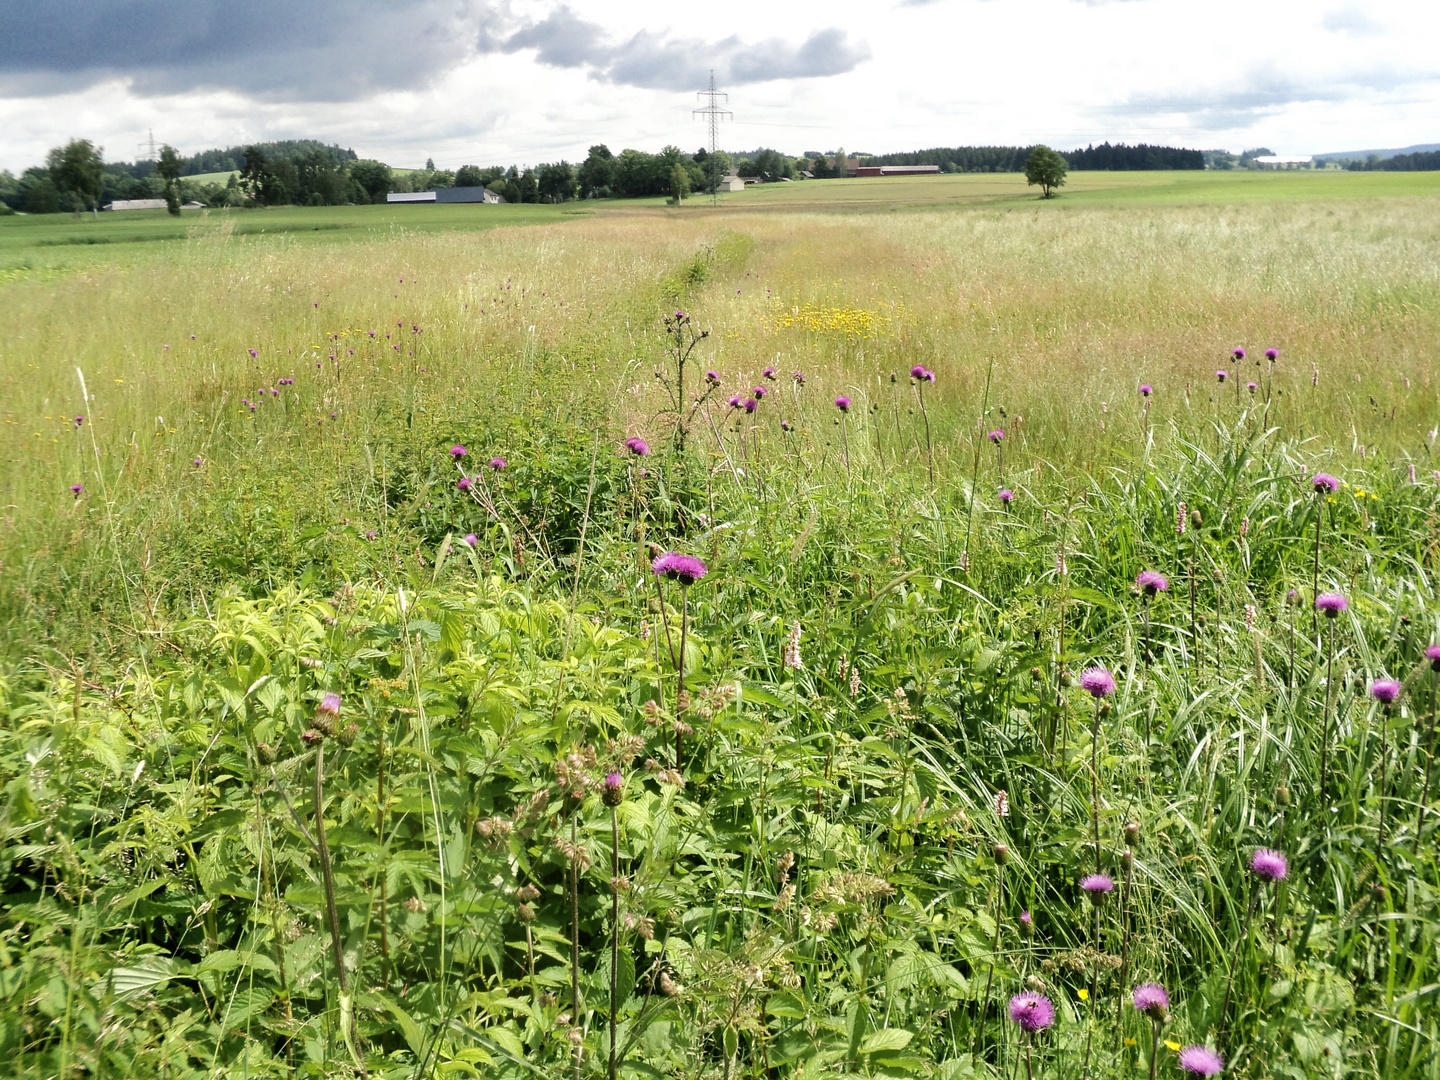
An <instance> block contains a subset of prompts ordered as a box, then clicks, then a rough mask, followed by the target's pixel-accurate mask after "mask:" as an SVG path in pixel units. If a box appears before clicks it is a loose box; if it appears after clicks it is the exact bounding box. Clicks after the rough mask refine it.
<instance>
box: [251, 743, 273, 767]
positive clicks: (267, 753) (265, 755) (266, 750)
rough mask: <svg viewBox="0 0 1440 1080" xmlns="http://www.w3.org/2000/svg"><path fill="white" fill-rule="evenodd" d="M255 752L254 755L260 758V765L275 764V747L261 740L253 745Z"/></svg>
mask: <svg viewBox="0 0 1440 1080" xmlns="http://www.w3.org/2000/svg"><path fill="white" fill-rule="evenodd" d="M255 753H256V755H257V756H258V757H259V758H260V763H261V764H262V765H274V764H275V758H276V754H275V748H274V747H273V746H271V745H270V744H269V743H263V742H262V743H259V744H258V745H257V746H256V747H255Z"/></svg>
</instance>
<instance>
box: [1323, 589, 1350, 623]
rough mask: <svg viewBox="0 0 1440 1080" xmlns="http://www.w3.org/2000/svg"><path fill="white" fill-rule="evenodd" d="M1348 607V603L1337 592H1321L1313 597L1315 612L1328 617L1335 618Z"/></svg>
mask: <svg viewBox="0 0 1440 1080" xmlns="http://www.w3.org/2000/svg"><path fill="white" fill-rule="evenodd" d="M1349 607H1350V601H1349V600H1346V599H1345V597H1343V596H1341V595H1340V594H1339V593H1338V592H1322V593H1321V594H1320V595H1319V596H1317V597H1315V610H1316V611H1323V612H1324V613H1325V614H1326V615H1327V616H1328V617H1330V618H1332V619H1333V618H1335V616H1337V615H1339V614H1340V613H1341V612H1342V611H1345V610H1346V609H1348V608H1349Z"/></svg>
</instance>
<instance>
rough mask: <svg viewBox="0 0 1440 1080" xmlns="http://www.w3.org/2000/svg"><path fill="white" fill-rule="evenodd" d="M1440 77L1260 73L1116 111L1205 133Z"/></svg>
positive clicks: (1386, 70) (1393, 72) (1376, 72)
mask: <svg viewBox="0 0 1440 1080" xmlns="http://www.w3.org/2000/svg"><path fill="white" fill-rule="evenodd" d="M1437 79H1440V74H1437V73H1434V72H1417V71H1406V70H1402V69H1399V68H1395V67H1391V66H1385V67H1377V68H1372V69H1368V70H1355V71H1351V72H1349V73H1348V74H1347V73H1339V72H1337V73H1333V74H1330V75H1327V76H1326V77H1325V78H1324V79H1320V80H1314V81H1306V80H1299V79H1293V78H1290V77H1288V76H1286V75H1282V74H1279V73H1278V72H1275V71H1272V70H1269V69H1257V70H1254V71H1252V72H1251V73H1250V74H1249V75H1248V76H1246V77H1245V78H1243V79H1241V80H1239V81H1238V84H1237V85H1236V86H1234V87H1231V88H1227V89H1224V90H1215V91H1213V92H1211V93H1202V94H1193V93H1192V94H1140V95H1136V96H1133V97H1131V98H1129V99H1127V100H1126V101H1125V102H1123V103H1121V104H1119V105H1116V106H1114V111H1117V112H1121V113H1125V114H1134V115H1180V116H1185V117H1187V118H1188V119H1189V121H1190V122H1191V123H1192V124H1194V125H1196V126H1198V127H1203V128H1208V129H1212V130H1219V129H1223V128H1237V127H1246V126H1249V125H1250V124H1252V123H1254V122H1255V121H1256V120H1257V119H1258V118H1259V117H1261V116H1265V115H1269V114H1273V113H1278V112H1282V111H1284V110H1285V109H1287V108H1289V107H1291V106H1294V105H1313V104H1332V103H1344V102H1351V101H1354V100H1356V99H1357V98H1362V97H1364V96H1366V95H1368V94H1374V93H1382V94H1383V93H1390V92H1393V91H1397V90H1402V89H1405V88H1408V87H1419V86H1423V85H1425V84H1427V83H1434V82H1436V81H1437Z"/></svg>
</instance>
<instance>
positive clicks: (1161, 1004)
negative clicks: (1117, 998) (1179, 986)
mask: <svg viewBox="0 0 1440 1080" xmlns="http://www.w3.org/2000/svg"><path fill="white" fill-rule="evenodd" d="M1130 1000H1131V1002H1133V1003H1134V1005H1135V1008H1136V1009H1137V1010H1139V1011H1140V1012H1142V1013H1145V1014H1147V1015H1148V1016H1150V1017H1152V1018H1155V1019H1161V1020H1163V1019H1164V1018H1165V1014H1166V1013H1168V1012H1169V1011H1170V995H1169V994H1167V993H1166V992H1165V988H1164V987H1163V986H1161V985H1160V984H1159V983H1157V982H1143V983H1141V984H1140V985H1139V986H1137V987H1135V989H1134V990H1133V991H1132V992H1131V994H1130Z"/></svg>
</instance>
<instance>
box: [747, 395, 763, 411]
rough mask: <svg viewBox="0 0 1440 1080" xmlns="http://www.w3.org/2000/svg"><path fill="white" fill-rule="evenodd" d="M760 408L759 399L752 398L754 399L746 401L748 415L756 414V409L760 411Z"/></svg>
mask: <svg viewBox="0 0 1440 1080" xmlns="http://www.w3.org/2000/svg"><path fill="white" fill-rule="evenodd" d="M759 407H760V401H759V399H758V398H753V397H752V398H746V399H745V411H746V412H748V413H753V412H754V411H755V410H756V409H758V408H759Z"/></svg>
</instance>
